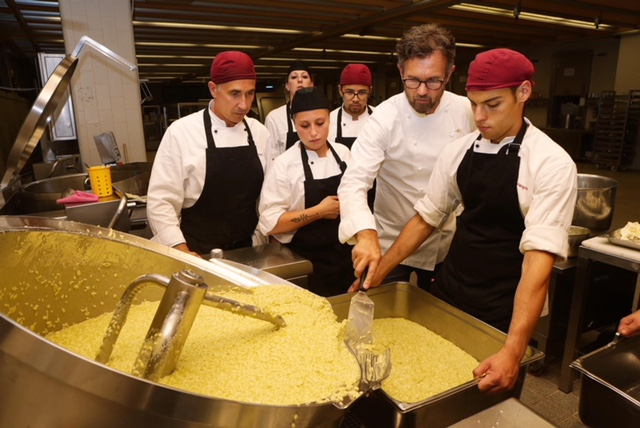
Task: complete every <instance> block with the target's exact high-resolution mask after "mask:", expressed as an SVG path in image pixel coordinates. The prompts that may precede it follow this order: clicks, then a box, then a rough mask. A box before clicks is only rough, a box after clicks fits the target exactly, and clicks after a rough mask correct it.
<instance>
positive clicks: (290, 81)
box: [264, 61, 313, 159]
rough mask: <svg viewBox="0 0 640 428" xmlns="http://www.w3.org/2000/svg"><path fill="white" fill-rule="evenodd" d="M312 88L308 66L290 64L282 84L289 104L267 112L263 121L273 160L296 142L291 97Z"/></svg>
mask: <svg viewBox="0 0 640 428" xmlns="http://www.w3.org/2000/svg"><path fill="white" fill-rule="evenodd" d="M312 86H313V76H312V75H311V69H309V66H308V65H307V64H305V63H304V62H302V61H296V62H294V63H293V64H291V66H290V67H289V71H288V73H287V80H286V82H285V84H284V88H285V89H286V91H287V96H288V98H289V102H288V103H287V104H285V105H283V106H280V107H278V108H277V109H275V110H272V111H271V112H269V114H268V115H267V117H266V119H265V121H264V124H265V126H266V127H267V129H268V130H269V136H270V137H271V158H272V159H275V158H276V157H277V156H278V155H279V154H281V153H283V152H284V151H285V150H287V149H288V148H289V147H291V146H292V145H294V144H295V143H296V142H297V141H298V133H297V132H296V130H295V128H294V126H293V121H292V120H291V100H293V96H294V95H295V93H296V91H297V90H298V89H302V88H310V87H312Z"/></svg>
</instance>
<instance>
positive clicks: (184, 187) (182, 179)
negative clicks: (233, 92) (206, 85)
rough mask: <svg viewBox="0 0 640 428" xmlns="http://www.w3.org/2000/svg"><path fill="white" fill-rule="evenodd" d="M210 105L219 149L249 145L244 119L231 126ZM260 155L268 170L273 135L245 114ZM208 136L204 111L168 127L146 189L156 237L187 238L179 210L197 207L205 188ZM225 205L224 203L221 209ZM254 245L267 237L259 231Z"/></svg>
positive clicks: (168, 239) (172, 243) (164, 239)
mask: <svg viewBox="0 0 640 428" xmlns="http://www.w3.org/2000/svg"><path fill="white" fill-rule="evenodd" d="M212 108H213V100H212V101H211V102H210V103H209V109H208V111H209V115H210V116H211V123H212V126H211V131H212V134H213V138H214V140H215V143H216V147H235V146H245V145H248V142H247V132H246V131H245V127H244V123H243V122H240V123H238V124H237V125H236V126H233V127H227V126H226V124H225V122H224V121H223V120H222V119H220V118H219V117H217V116H216V115H215V114H213V113H212V111H211V109H212ZM246 121H247V123H248V124H249V128H250V129H251V135H252V136H253V140H254V143H255V145H256V149H257V151H258V157H259V158H260V162H261V163H262V167H263V169H264V170H266V169H267V167H268V166H269V164H270V162H271V157H270V156H269V133H268V132H267V128H265V127H264V125H262V124H261V123H260V122H259V121H257V120H255V119H252V118H249V117H246ZM206 149H207V137H206V135H205V132H204V118H203V113H202V110H200V111H198V112H196V113H192V114H190V115H188V116H185V117H183V118H180V119H178V120H176V121H175V122H173V123H172V124H171V126H169V128H167V130H166V132H165V133H164V136H163V137H162V141H161V142H160V146H159V147H158V152H157V153H156V157H155V159H154V162H153V168H152V171H151V178H150V180H149V189H148V191H147V218H148V220H149V226H150V227H151V230H152V231H153V238H151V240H152V241H156V242H160V243H161V244H164V245H168V246H170V247H173V246H175V245H178V244H181V243H184V242H186V241H185V239H184V236H183V234H182V231H181V230H180V213H181V212H182V210H183V209H184V208H189V207H191V206H193V205H194V204H195V203H196V201H197V200H198V198H199V197H200V194H201V193H202V189H203V187H204V179H205V173H206V164H207V162H206V155H205V153H206ZM220 208H221V209H224V207H220ZM253 238H254V239H253V241H254V245H256V244H259V243H262V242H263V238H262V237H260V236H259V235H257V234H255V233H254V237H253Z"/></svg>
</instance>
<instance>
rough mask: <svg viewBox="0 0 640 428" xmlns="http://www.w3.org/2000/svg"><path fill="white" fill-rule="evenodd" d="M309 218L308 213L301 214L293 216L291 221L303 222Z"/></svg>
mask: <svg viewBox="0 0 640 428" xmlns="http://www.w3.org/2000/svg"><path fill="white" fill-rule="evenodd" d="M307 220H309V216H308V215H306V214H304V213H303V214H300V215H299V216H298V217H295V218H292V219H291V221H292V222H293V223H302V222H303V221H307Z"/></svg>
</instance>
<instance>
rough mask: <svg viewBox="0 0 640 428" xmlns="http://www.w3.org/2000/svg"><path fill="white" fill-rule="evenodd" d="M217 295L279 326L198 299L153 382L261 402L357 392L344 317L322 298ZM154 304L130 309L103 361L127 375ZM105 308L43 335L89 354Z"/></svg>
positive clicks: (276, 290)
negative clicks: (171, 357) (179, 342)
mask: <svg viewBox="0 0 640 428" xmlns="http://www.w3.org/2000/svg"><path fill="white" fill-rule="evenodd" d="M216 294H218V295H221V296H224V297H228V298H231V299H235V300H238V301H242V302H244V303H247V304H253V305H256V306H260V307H263V308H269V310H270V311H271V312H272V313H275V314H279V315H281V316H282V317H283V318H284V319H285V321H286V323H287V325H286V327H283V328H281V329H276V328H275V327H274V326H273V325H272V324H270V323H267V322H264V321H260V320H256V319H253V318H249V317H244V316H239V315H236V314H233V313H229V312H226V311H222V310H219V309H215V308H211V307H209V306H205V305H202V306H201V308H200V310H199V312H198V315H197V316H196V319H195V322H194V324H193V327H192V329H191V333H190V334H189V337H188V339H187V341H186V343H185V346H184V348H183V350H182V352H181V354H180V357H179V359H178V362H177V364H176V369H175V371H174V372H173V373H172V374H171V375H169V376H166V377H164V378H162V379H160V381H159V383H160V384H164V385H167V386H170V387H174V388H178V389H182V390H186V391H189V392H193V393H197V394H202V395H208V396H212V397H216V398H222V399H227V400H236V401H241V402H248V403H257V404H267V405H299V404H307V403H313V402H326V401H332V400H336V401H339V400H340V399H341V398H343V397H344V396H346V395H351V396H352V397H356V396H357V395H359V392H358V389H357V386H358V381H359V379H360V369H359V367H358V364H357V362H356V360H355V358H354V357H353V356H352V354H351V353H350V352H349V351H348V349H347V347H346V346H345V345H344V342H343V338H344V323H338V322H337V320H336V316H335V314H334V312H333V310H332V309H331V305H330V304H329V302H328V301H327V300H326V299H324V298H321V297H318V296H316V295H314V294H312V293H310V292H308V291H306V290H302V289H298V288H294V287H291V286H286V285H270V286H261V287H256V288H254V289H253V292H252V293H237V292H232V291H227V292H220V293H216ZM157 305H158V303H157V302H147V303H143V304H141V305H137V306H134V307H132V308H131V311H130V312H129V316H128V318H127V322H126V323H125V324H124V326H123V328H122V331H121V333H120V337H119V338H118V341H117V342H116V345H115V347H114V349H113V353H112V355H111V359H110V360H109V363H108V365H109V366H111V367H113V368H116V369H118V370H121V371H123V372H126V373H131V371H132V367H133V364H134V362H135V360H136V357H137V355H138V353H139V351H140V348H141V346H142V343H143V341H144V337H145V335H146V333H147V330H148V328H149V326H150V324H151V320H152V319H153V316H154V314H155V311H156V309H157ZM111 315H112V314H111V313H107V314H104V315H101V316H99V317H96V318H93V319H90V320H87V321H85V322H82V323H80V324H76V325H73V326H71V327H68V328H66V329H63V330H61V331H58V332H54V333H51V334H49V335H48V336H47V338H48V339H49V340H51V341H53V342H55V343H57V344H59V345H61V346H63V347H65V348H67V349H69V350H71V351H73V352H76V353H78V354H80V355H82V356H85V357H87V358H90V359H94V358H95V356H96V354H97V353H98V350H99V349H100V345H101V342H102V337H103V336H104V332H105V331H106V329H107V326H108V324H109V321H110V319H111Z"/></svg>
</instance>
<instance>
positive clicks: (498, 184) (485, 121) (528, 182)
mask: <svg viewBox="0 0 640 428" xmlns="http://www.w3.org/2000/svg"><path fill="white" fill-rule="evenodd" d="M533 73H534V67H533V64H532V63H531V61H529V60H528V59H527V58H526V57H525V56H524V55H522V54H520V53H518V52H515V51H512V50H509V49H494V50H490V51H487V52H483V53H480V54H478V55H477V56H476V59H475V60H474V61H473V62H472V63H471V65H470V67H469V76H468V78H467V88H466V89H467V97H468V98H469V99H470V100H471V106H472V108H473V112H474V120H475V123H476V126H477V128H478V130H479V131H480V132H479V133H477V132H476V133H473V134H469V135H467V136H466V137H463V138H460V139H458V140H456V141H454V142H453V143H451V144H450V145H448V146H447V147H445V149H444V151H443V152H442V154H441V155H440V158H439V159H438V161H437V163H436V165H435V169H434V172H433V174H432V175H431V179H430V180H429V184H428V186H427V192H426V195H425V197H424V198H422V199H421V200H419V201H418V202H417V203H416V204H415V206H414V208H415V210H416V211H417V214H416V215H415V216H414V217H413V218H412V219H411V220H410V221H409V222H408V223H407V224H406V226H405V227H404V229H403V230H402V232H401V233H400V236H399V237H398V238H397V239H396V241H395V242H394V244H393V245H392V246H391V248H390V249H389V251H388V252H387V253H386V254H385V255H384V257H383V258H382V260H381V261H380V264H379V265H378V267H377V270H376V271H375V272H374V273H372V272H371V271H370V278H368V279H367V280H365V288H368V287H370V286H377V285H378V284H379V283H380V281H381V279H382V278H384V276H385V275H386V274H387V273H388V272H390V271H391V270H392V268H393V267H394V266H396V265H397V264H398V263H400V262H401V261H402V260H404V259H405V258H406V257H407V256H408V255H410V254H411V253H413V251H415V249H416V248H418V246H419V245H420V244H421V243H422V242H424V240H426V239H427V238H428V237H429V236H430V235H431V233H432V232H433V231H434V230H437V228H438V227H439V226H440V225H441V224H443V222H444V221H445V220H446V219H447V217H448V216H449V215H452V214H453V213H455V212H456V210H457V209H458V208H464V210H463V211H462V214H460V215H459V216H458V217H457V228H456V232H455V235H454V237H453V241H452V242H451V247H450V249H449V253H448V254H447V257H446V258H445V260H444V262H443V264H442V267H441V269H440V270H439V271H438V272H437V273H436V276H435V281H434V283H433V285H432V287H431V292H432V293H433V294H434V295H435V296H437V297H439V298H441V299H443V300H444V301H446V302H448V303H450V304H452V305H454V306H456V307H458V308H459V309H462V310H463V311H465V312H467V313H469V314H471V315H473V316H475V317H477V318H479V319H481V320H483V321H485V322H486V323H488V324H491V325H493V326H494V327H496V328H498V329H500V330H502V331H504V332H507V333H508V334H507V340H506V342H505V344H504V346H503V348H502V349H501V350H500V351H499V352H497V353H496V354H494V355H492V356H490V357H489V358H487V359H486V360H484V361H483V362H481V363H480V365H479V366H478V367H477V368H476V369H475V370H474V374H475V376H476V377H480V376H483V378H482V380H481V381H480V382H479V384H478V387H479V388H480V389H481V390H483V391H489V392H491V393H497V392H501V391H503V390H505V389H509V388H512V387H513V385H514V384H515V382H516V380H517V374H518V371H519V368H520V361H521V359H522V357H523V355H524V353H525V351H526V349H527V346H528V344H529V340H530V338H531V334H532V333H533V330H534V329H535V326H536V324H537V323H538V319H539V317H540V314H541V312H542V309H543V306H544V303H545V299H546V296H547V290H548V285H549V278H550V276H551V272H552V269H553V264H554V262H555V260H556V258H558V259H560V260H562V259H565V258H566V257H567V252H568V231H569V227H570V226H571V220H572V218H573V210H574V207H575V204H576V194H577V175H576V174H577V172H576V165H575V164H574V162H573V161H572V159H571V157H570V156H569V155H568V154H567V152H565V151H564V150H563V149H562V148H561V147H560V146H559V145H558V144H556V143H555V142H554V141H552V140H551V139H550V138H549V137H548V136H547V135H545V134H544V133H543V132H542V131H540V130H539V129H538V128H536V127H535V126H534V125H533V124H531V122H530V121H528V120H527V119H525V118H524V106H525V103H526V102H527V100H528V99H529V97H530V96H531V92H532V87H533V81H532V80H531V79H532V78H533Z"/></svg>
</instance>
